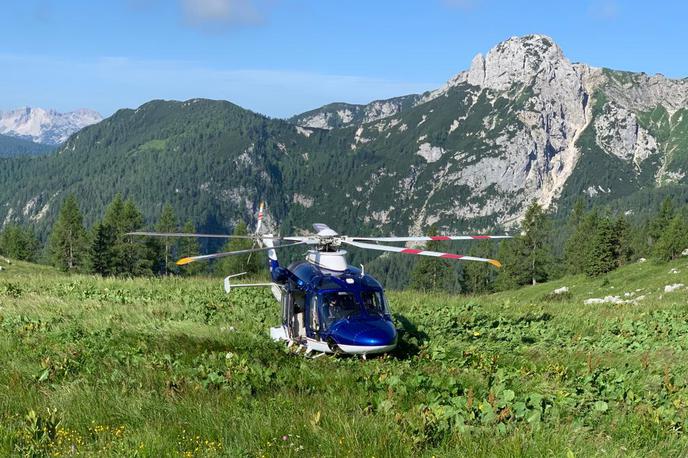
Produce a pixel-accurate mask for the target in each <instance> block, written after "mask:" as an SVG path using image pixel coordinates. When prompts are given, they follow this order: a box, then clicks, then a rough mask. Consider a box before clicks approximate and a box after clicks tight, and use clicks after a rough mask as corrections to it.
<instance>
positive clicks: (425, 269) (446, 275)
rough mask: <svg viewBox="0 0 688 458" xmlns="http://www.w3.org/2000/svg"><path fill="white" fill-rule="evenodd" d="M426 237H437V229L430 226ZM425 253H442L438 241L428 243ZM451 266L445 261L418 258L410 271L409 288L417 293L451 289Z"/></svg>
mask: <svg viewBox="0 0 688 458" xmlns="http://www.w3.org/2000/svg"><path fill="white" fill-rule="evenodd" d="M427 233H428V235H429V236H433V235H437V228H435V226H431V227H430V229H429V230H428V232H427ZM425 249H426V250H427V251H443V249H442V245H441V243H440V242H438V241H434V240H433V241H430V242H428V243H427V245H426V247H425ZM451 269H452V266H451V264H450V263H449V261H447V260H446V259H442V258H434V257H426V256H422V257H419V258H418V260H417V261H416V264H415V265H414V267H413V270H412V271H411V288H413V289H416V290H419V291H440V290H447V289H448V288H450V287H451V282H452V270H451Z"/></svg>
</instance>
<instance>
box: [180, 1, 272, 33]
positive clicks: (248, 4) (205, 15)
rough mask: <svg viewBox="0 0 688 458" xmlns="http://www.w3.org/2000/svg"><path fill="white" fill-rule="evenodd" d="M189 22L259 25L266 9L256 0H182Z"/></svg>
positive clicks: (218, 24) (200, 24)
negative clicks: (263, 9) (262, 9)
mask: <svg viewBox="0 0 688 458" xmlns="http://www.w3.org/2000/svg"><path fill="white" fill-rule="evenodd" d="M181 1H182V7H183V10H184V16H185V19H186V20H187V22H188V23H189V24H191V25H194V26H203V27H205V26H208V25H210V26H215V27H223V26H232V25H259V24H262V23H263V22H264V20H265V16H264V11H261V8H260V7H261V6H263V7H264V5H258V4H257V3H256V2H255V0H181Z"/></svg>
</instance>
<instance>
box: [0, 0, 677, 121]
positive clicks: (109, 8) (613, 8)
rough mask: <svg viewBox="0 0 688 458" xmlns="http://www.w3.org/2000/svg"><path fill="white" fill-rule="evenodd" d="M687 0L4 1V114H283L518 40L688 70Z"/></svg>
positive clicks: (430, 81) (593, 60) (428, 83)
mask: <svg viewBox="0 0 688 458" xmlns="http://www.w3.org/2000/svg"><path fill="white" fill-rule="evenodd" d="M687 5H688V2H682V1H676V2H662V1H655V2H639V1H638V2H636V1H621V0H583V1H578V2H568V1H557V0H550V1H539V0H533V1H497V0H424V1H405V0H395V1H386V0H378V1H375V0H367V1H359V0H349V1H334V0H332V1H330V0H319V1H316V0H310V1H308V0H110V1H107V2H106V1H102V2H101V1H93V0H4V1H3V2H2V6H0V11H1V13H0V110H7V109H10V108H15V107H19V106H41V107H46V108H56V109H58V110H60V111H69V110H73V109H76V108H81V107H87V108H93V109H96V110H98V111H100V112H101V113H102V114H104V115H109V114H111V113H113V112H114V111H115V110H117V109H118V108H127V107H128V108H131V107H136V106H138V105H140V104H142V103H144V102H146V101H148V100H151V99H157V98H164V99H178V100H183V99H188V98H193V97H207V98H214V99H226V100H230V101H232V102H234V103H237V104H239V105H241V106H243V107H245V108H249V109H252V110H254V111H258V112H261V113H264V114H267V115H270V116H276V117H285V116H289V115H292V114H295V113H299V112H302V111H305V110H308V109H311V108H316V107H318V106H320V105H323V104H325V103H329V102H334V101H343V102H352V103H365V102H368V101H370V100H373V99H378V98H386V97H393V96H396V95H402V94H407V93H412V92H422V91H424V90H429V89H433V88H436V87H438V86H439V85H441V84H442V83H443V82H444V81H445V80H447V79H449V78H450V77H451V76H452V75H454V74H456V73H458V72H459V71H461V70H463V69H465V68H467V67H468V66H469V64H470V61H471V58H472V57H473V56H474V55H475V54H476V53H478V52H482V53H485V52H486V51H488V50H489V49H490V48H491V47H492V46H494V45H495V44H496V43H498V42H500V41H502V40H504V39H506V38H508V37H510V36H513V35H525V34H529V33H542V34H546V35H549V36H551V37H552V38H553V39H554V40H555V41H556V42H557V43H558V44H559V45H560V46H561V47H562V49H563V50H564V53H565V54H566V56H567V57H568V58H569V59H571V60H572V61H578V62H585V63H588V64H591V65H595V66H607V67H612V68H616V69H621V70H632V71H644V72H646V73H651V74H652V73H657V72H659V73H663V74H665V75H667V76H670V77H674V78H684V77H687V76H688V51H686V45H685V40H684V39H683V37H684V36H685V30H686V26H685V19H686V18H687V17H688V6H687Z"/></svg>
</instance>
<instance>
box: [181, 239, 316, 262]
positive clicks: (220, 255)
mask: <svg viewBox="0 0 688 458" xmlns="http://www.w3.org/2000/svg"><path fill="white" fill-rule="evenodd" d="M304 244H305V242H296V243H287V244H286V245H276V246H274V247H263V248H250V249H247V250H238V251H227V252H225V253H213V254H205V255H201V256H191V257H188V258H182V259H180V260H179V261H177V265H178V266H184V265H186V264H190V263H192V262H196V261H206V260H208V259H217V258H224V257H227V256H235V255H238V254H247V253H255V252H258V251H268V250H272V249H278V248H286V247H288V246H295V245H304Z"/></svg>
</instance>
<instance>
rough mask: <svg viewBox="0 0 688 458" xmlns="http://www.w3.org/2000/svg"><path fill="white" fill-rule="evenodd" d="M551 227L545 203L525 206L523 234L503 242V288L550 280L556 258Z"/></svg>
mask: <svg viewBox="0 0 688 458" xmlns="http://www.w3.org/2000/svg"><path fill="white" fill-rule="evenodd" d="M550 228H551V223H550V221H549V218H548V217H547V215H545V213H544V211H543V210H542V207H541V206H540V205H539V204H538V203H537V202H533V203H532V204H531V205H530V206H529V207H528V209H527V210H526V214H525V217H524V218H523V223H522V232H521V234H520V235H519V236H517V237H515V238H513V239H512V240H507V241H504V242H502V243H501V244H500V249H499V258H500V260H501V262H502V266H503V267H502V268H501V269H500V270H499V273H498V274H497V285H498V287H499V288H500V289H502V290H504V289H511V288H515V287H518V286H523V285H527V284H531V285H534V284H536V283H538V282H543V281H547V279H548V278H549V271H550V269H551V268H552V264H553V260H554V256H553V255H552V247H551V244H550V238H551V237H550Z"/></svg>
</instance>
